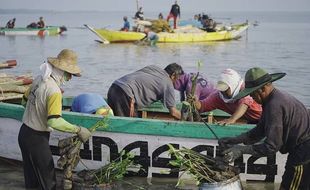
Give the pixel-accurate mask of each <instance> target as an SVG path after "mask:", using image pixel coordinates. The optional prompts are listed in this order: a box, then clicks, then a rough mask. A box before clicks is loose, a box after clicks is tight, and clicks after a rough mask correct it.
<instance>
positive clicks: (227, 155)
mask: <svg viewBox="0 0 310 190" xmlns="http://www.w3.org/2000/svg"><path fill="white" fill-rule="evenodd" d="M222 154H223V155H224V157H223V159H224V161H226V162H233V161H235V160H236V159H237V158H239V157H240V156H242V155H243V154H254V150H253V147H252V145H248V146H241V145H235V146H233V147H231V148H229V149H226V150H224V151H223V152H222Z"/></svg>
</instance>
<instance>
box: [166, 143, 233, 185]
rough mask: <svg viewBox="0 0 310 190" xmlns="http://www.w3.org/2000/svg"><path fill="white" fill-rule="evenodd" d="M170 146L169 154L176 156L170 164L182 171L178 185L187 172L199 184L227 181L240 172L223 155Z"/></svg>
mask: <svg viewBox="0 0 310 190" xmlns="http://www.w3.org/2000/svg"><path fill="white" fill-rule="evenodd" d="M168 146H169V154H170V155H173V156H174V157H175V158H176V159H175V160H172V161H170V162H169V164H170V165H172V166H174V167H176V168H178V169H179V171H182V174H181V175H180V177H179V180H178V183H177V185H176V186H179V185H180V184H181V178H182V176H183V175H184V174H185V173H189V174H191V175H192V176H193V178H194V179H195V181H196V184H197V185H199V184H202V183H215V182H222V181H226V180H228V179H231V178H233V177H234V176H236V175H238V174H239V171H238V170H237V169H236V168H234V167H233V166H229V165H228V163H226V162H224V161H223V160H222V158H221V157H216V158H213V157H211V156H207V155H203V154H200V153H198V152H195V151H193V150H191V149H188V148H184V147H182V148H181V149H175V148H174V147H173V146H172V145H170V144H168Z"/></svg>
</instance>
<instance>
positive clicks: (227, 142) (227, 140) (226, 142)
mask: <svg viewBox="0 0 310 190" xmlns="http://www.w3.org/2000/svg"><path fill="white" fill-rule="evenodd" d="M218 143H219V147H220V149H226V148H229V147H231V145H234V144H237V143H236V142H235V137H224V138H220V139H219V141H218Z"/></svg>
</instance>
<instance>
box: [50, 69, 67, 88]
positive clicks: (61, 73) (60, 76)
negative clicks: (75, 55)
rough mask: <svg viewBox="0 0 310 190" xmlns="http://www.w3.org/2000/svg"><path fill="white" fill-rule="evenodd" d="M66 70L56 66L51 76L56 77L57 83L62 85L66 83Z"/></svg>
mask: <svg viewBox="0 0 310 190" xmlns="http://www.w3.org/2000/svg"><path fill="white" fill-rule="evenodd" d="M64 75H65V71H63V70H60V69H58V68H56V67H53V71H52V74H51V76H52V77H53V78H54V80H55V81H56V83H57V84H58V85H59V86H60V85H65V82H66V80H65V76H64Z"/></svg>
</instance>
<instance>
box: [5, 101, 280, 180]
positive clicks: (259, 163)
mask: <svg viewBox="0 0 310 190" xmlns="http://www.w3.org/2000/svg"><path fill="white" fill-rule="evenodd" d="M23 112H24V108H23V107H22V106H20V105H14V104H8V103H0V156H1V157H5V158H9V159H14V160H22V157H21V153H20V149H19V146H18V140H17V138H18V132H19V128H20V126H21V124H22V123H21V118H22V115H23ZM63 117H64V118H65V119H66V120H67V121H69V122H71V123H74V124H76V125H80V126H84V127H87V128H89V127H91V126H93V125H94V124H95V123H96V122H97V121H99V120H102V119H103V117H102V116H97V115H91V114H81V113H73V112H67V111H63ZM210 126H211V128H212V129H213V130H214V131H215V133H216V134H217V135H218V136H219V137H225V136H236V135H238V134H241V133H243V132H245V131H247V130H249V129H251V128H253V125H232V126H228V127H220V126H217V125H210ZM67 136H70V134H67V133H61V132H57V131H53V132H52V133H51V138H50V145H51V149H52V152H53V154H54V160H55V161H56V160H57V159H58V158H59V156H58V147H57V144H58V140H59V139H63V138H65V137H67ZM167 144H172V145H173V146H175V147H187V148H191V149H193V150H195V151H197V152H201V153H203V154H208V155H211V156H215V155H216V154H219V150H218V144H217V140H216V139H215V137H214V136H213V134H212V133H211V132H210V130H209V129H208V128H207V127H206V126H205V124H203V123H197V122H186V121H163V120H157V119H142V118H126V117H110V118H109V127H108V128H106V129H99V130H97V131H96V132H95V133H94V134H93V135H92V137H91V138H90V140H89V141H88V142H87V143H85V144H84V145H83V149H82V150H81V157H82V159H83V160H82V163H83V164H81V163H79V165H78V167H77V169H78V170H80V169H85V166H84V165H86V166H87V168H89V169H93V168H99V167H101V166H103V165H105V164H106V163H108V162H109V161H111V160H113V159H116V158H117V157H119V153H120V152H121V151H122V150H127V151H130V152H132V153H134V154H135V155H136V156H135V161H136V163H139V164H140V165H142V167H143V169H144V171H146V172H144V171H142V170H141V171H140V172H139V173H138V174H137V175H139V176H141V177H169V178H171V177H172V178H173V177H175V178H177V177H178V176H179V172H171V173H169V174H162V173H161V171H162V170H167V169H170V168H171V166H168V162H169V161H170V160H171V159H172V158H171V156H170V155H168V151H167V150H168V146H167ZM285 160H286V155H281V154H277V155H276V156H271V157H268V158H266V157H263V158H259V159H255V158H254V157H252V156H250V155H244V156H243V158H240V159H238V160H236V161H235V163H234V164H235V165H238V167H239V168H240V169H241V172H242V173H241V175H240V176H241V180H243V181H244V180H258V181H265V182H279V181H281V176H282V174H283V170H284V164H285Z"/></svg>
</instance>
